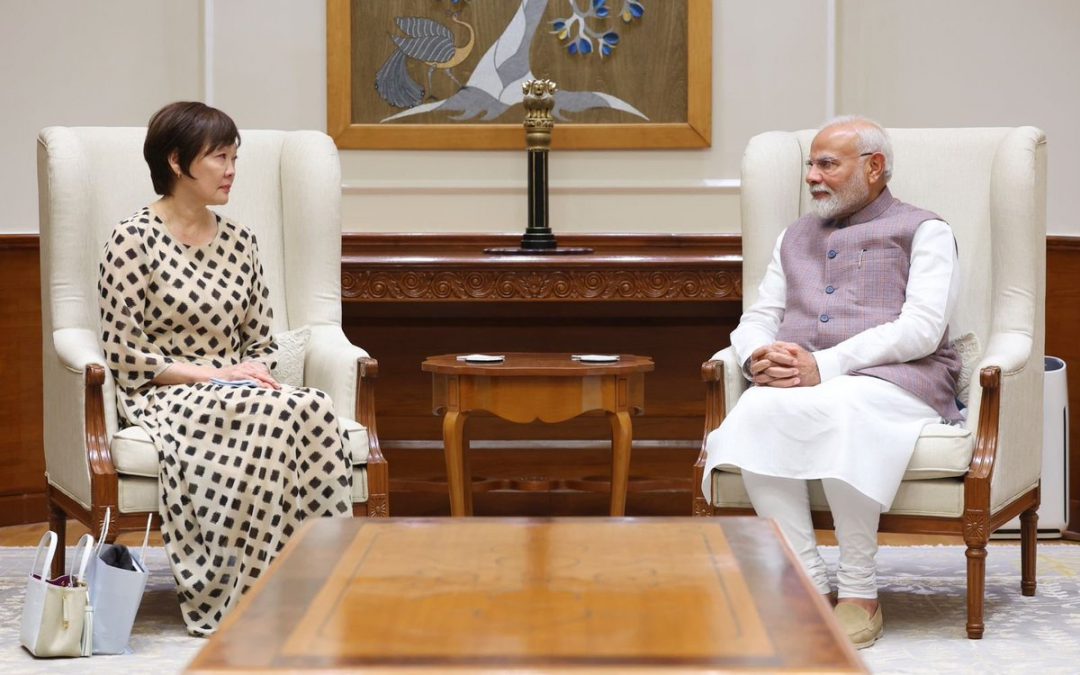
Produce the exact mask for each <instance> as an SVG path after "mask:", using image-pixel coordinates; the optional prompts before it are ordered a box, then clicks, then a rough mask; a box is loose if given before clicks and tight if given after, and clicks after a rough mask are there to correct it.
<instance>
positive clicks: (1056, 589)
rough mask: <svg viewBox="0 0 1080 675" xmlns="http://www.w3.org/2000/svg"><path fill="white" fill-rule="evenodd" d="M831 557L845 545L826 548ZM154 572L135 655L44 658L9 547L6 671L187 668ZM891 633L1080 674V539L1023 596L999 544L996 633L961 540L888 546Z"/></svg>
mask: <svg viewBox="0 0 1080 675" xmlns="http://www.w3.org/2000/svg"><path fill="white" fill-rule="evenodd" d="M824 554H825V557H826V559H827V560H829V561H830V562H832V561H834V560H835V557H836V551H835V549H832V548H825V549H824ZM147 558H148V560H147V562H148V564H149V566H150V570H151V578H150V583H149V584H148V585H147V590H146V594H145V596H144V598H143V603H142V607H141V608H140V610H139V617H138V619H137V620H136V624H135V630H134V632H133V635H132V639H131V647H132V649H133V653H131V654H126V655H122V656H94V657H92V658H90V659H52V660H47V661H35V660H34V659H33V657H31V656H30V655H29V654H28V653H27V652H26V651H25V650H23V649H22V648H21V647H20V646H19V616H20V612H21V608H22V598H23V592H24V590H25V587H26V576H25V575H26V574H27V572H28V568H29V566H30V564H31V560H32V559H33V550H32V549H25V548H0V673H5V674H6V673H44V672H49V673H63V672H72V673H75V672H77V673H120V672H124V673H154V674H155V675H165V674H166V673H175V672H179V671H181V670H183V668H184V667H185V666H186V665H187V663H188V662H189V661H190V660H191V659H192V657H194V655H195V653H196V652H197V651H198V649H199V648H200V647H201V646H202V644H204V641H203V640H201V639H199V638H191V637H188V636H187V634H186V632H185V631H184V626H183V621H182V619H181V617H180V611H179V605H178V604H177V601H176V596H175V594H174V592H173V582H172V577H171V576H170V574H169V570H168V565H167V564H166V561H165V557H164V554H163V552H162V550H161V549H160V548H158V549H154V550H153V551H152V552H151V553H150V554H149V555H148V556H147ZM878 562H879V581H880V583H881V587H882V591H881V600H882V603H883V606H884V612H885V637H884V638H882V640H881V641H880V642H878V644H877V645H875V646H874V647H872V648H871V649H867V650H864V651H862V652H860V654H861V655H862V657H863V658H864V659H865V661H866V664H867V666H868V667H869V668H870V670H871V671H872V672H875V673H1038V675H1049V674H1051V673H1077V672H1080V545H1070V544H1046V545H1042V546H1040V547H1039V560H1038V582H1039V588H1038V593H1037V594H1036V596H1035V597H1031V598H1025V597H1023V596H1021V595H1020V550H1019V547H1017V546H1013V545H1004V546H992V547H991V548H990V554H989V558H988V560H987V569H988V574H987V579H986V637H985V638H984V639H982V640H968V639H967V638H966V637H965V636H964V635H965V634H964V622H965V620H966V618H965V612H966V607H967V605H966V595H965V593H966V590H965V575H964V569H965V559H964V552H963V548H961V547H956V546H933V547H923V546H897V547H883V548H882V549H881V552H880V553H879V556H878Z"/></svg>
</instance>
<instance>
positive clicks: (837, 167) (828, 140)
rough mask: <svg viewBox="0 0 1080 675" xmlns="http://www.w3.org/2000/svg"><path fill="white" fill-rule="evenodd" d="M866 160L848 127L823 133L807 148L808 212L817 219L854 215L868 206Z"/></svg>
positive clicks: (868, 182)
mask: <svg viewBox="0 0 1080 675" xmlns="http://www.w3.org/2000/svg"><path fill="white" fill-rule="evenodd" d="M866 159H867V156H860V154H859V149H858V136H857V135H856V133H855V130H854V129H852V128H850V127H843V126H840V127H830V128H828V129H824V130H822V131H821V133H819V134H818V135H817V136H816V137H815V138H814V142H813V143H812V144H811V146H810V170H809V172H808V173H807V174H806V184H807V185H809V186H810V198H811V202H810V210H811V212H813V214H814V215H816V216H818V217H820V218H838V217H842V216H849V215H851V214H852V213H855V212H856V211H858V210H859V209H861V208H862V207H864V206H866V205H867V204H868V203H869V202H870V178H869V175H868V173H867V170H866V169H867V163H866Z"/></svg>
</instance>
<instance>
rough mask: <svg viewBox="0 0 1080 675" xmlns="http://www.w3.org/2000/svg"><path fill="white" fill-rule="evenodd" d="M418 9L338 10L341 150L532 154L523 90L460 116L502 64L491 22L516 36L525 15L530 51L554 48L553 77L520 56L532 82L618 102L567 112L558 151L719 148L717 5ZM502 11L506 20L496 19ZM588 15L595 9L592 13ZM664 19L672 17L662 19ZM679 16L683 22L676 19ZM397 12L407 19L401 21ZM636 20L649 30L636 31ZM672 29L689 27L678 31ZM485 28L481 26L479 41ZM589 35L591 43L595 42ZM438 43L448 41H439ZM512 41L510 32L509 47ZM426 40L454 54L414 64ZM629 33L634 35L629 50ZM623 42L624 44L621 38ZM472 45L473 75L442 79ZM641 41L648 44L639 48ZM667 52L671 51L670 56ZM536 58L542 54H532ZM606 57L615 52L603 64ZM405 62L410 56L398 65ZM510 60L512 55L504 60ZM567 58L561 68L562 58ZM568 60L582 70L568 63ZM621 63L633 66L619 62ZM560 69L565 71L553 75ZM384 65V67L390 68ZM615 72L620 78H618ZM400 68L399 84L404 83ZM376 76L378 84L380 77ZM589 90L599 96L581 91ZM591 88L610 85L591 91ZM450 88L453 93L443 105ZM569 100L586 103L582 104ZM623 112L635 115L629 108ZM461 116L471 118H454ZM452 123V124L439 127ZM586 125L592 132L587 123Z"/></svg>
mask: <svg viewBox="0 0 1080 675" xmlns="http://www.w3.org/2000/svg"><path fill="white" fill-rule="evenodd" d="M410 1H412V2H415V0H327V3H326V25H327V132H328V133H329V134H330V136H332V137H333V139H334V141H335V143H337V146H338V147H339V148H341V149H380V150H385V149H402V150H496V149H524V147H525V137H524V133H523V131H522V126H521V122H522V120H523V119H524V111H523V109H522V107H521V105H520V103H516V104H515V103H513V102H512V98H513V96H514V90H515V88H516V89H517V90H518V91H520V84H521V83H520V81H512V82H502V83H501V84H503V85H505V86H504V87H503V89H502V90H501V95H500V96H499V98H498V99H494V98H485V101H484V102H480V103H477V102H476V97H475V95H474V96H473V97H472V99H471V100H470V101H468V102H467V103H465V104H459V101H461V100H462V97H455V96H454V95H453V94H454V93H455V92H461V91H462V90H464V89H469V90H470V91H471V92H476V91H486V90H485V89H483V88H482V87H477V86H474V83H475V82H476V81H478V79H477V78H480V77H481V75H483V73H482V72H481V73H479V74H478V71H481V70H482V68H481V67H480V66H479V65H478V64H479V63H480V62H481V61H483V60H484V58H485V57H487V58H488V61H489V62H491V58H490V57H491V55H492V54H496V52H497V51H498V47H497V46H496V45H495V43H496V42H497V40H493V39H492V35H496V34H497V33H493V32H492V31H491V30H489V31H488V33H487V36H486V40H487V41H486V44H485V40H484V38H485V36H484V35H482V34H481V30H480V28H482V26H481V23H482V21H485V20H487V21H488V23H489V24H490V23H491V22H492V21H500V20H501V21H503V22H504V23H506V25H508V26H509V25H510V24H513V23H514V22H515V21H516V22H517V24H515V25H518V26H519V27H520V25H521V23H522V21H523V19H522V13H526V15H527V16H528V17H529V19H530V20H531V21H532V24H531V29H532V31H533V32H532V34H531V35H529V36H528V39H529V40H537V41H541V40H542V41H543V42H542V43H540V44H539V46H540V47H541V48H543V50H544V51H543V53H542V54H541V58H543V57H546V58H547V60H548V62H549V65H548V66H547V67H544V66H543V65H542V64H537V63H533V61H537V60H539V59H538V57H537V56H536V54H537V53H539V52H540V50H539V49H520V50H519V52H518V53H519V54H522V53H523V54H524V56H523V57H521V58H523V59H526V62H525V66H526V69H527V70H528V72H529V73H530V74H534V75H535V76H536V77H545V78H550V79H554V80H555V81H556V83H557V84H559V85H560V91H566V92H567V94H570V95H577V96H581V95H583V94H586V95H592V94H601V98H602V99H603V100H604V101H616V102H617V103H615V104H611V105H607V104H605V105H601V106H594V107H595V108H596V109H591V110H584V111H582V110H571V111H561V112H563V113H564V114H563V115H562V117H563V118H564V119H557V120H556V129H555V133H554V135H553V142H552V147H553V148H554V149H575V150H598V149H677V148H704V147H709V146H710V145H711V137H712V129H711V123H712V2H711V0H520V3H515V2H510V1H508V0H504V1H502V2H500V3H498V5H486V4H482V3H481V2H480V0H426V5H415V4H413V5H410V4H409V2H410ZM394 2H397V3H398V5H394V4H393V3H394ZM660 2H663V3H664V4H662V5H661V4H659V3H660ZM372 3H381V4H372ZM432 3H439V5H445V7H439V9H443V10H445V17H447V18H444V17H443V16H441V15H440V13H439V12H436V11H434V9H428V10H427V11H426V14H425V15H424V16H423V17H420V16H412V15H411V14H409V12H410V10H412V8H414V7H422V8H432V7H433V5H432ZM668 3H672V4H668ZM675 3H678V4H675ZM635 5H636V6H637V7H638V8H639V9H641V10H642V14H641V15H638V16H636V17H635V16H631V17H630V19H631V21H625V24H626V25H625V26H624V25H623V24H624V20H620V16H613V15H614V14H615V13H617V12H620V11H622V12H626V11H629V10H628V9H627V8H629V9H634V6H635ZM492 7H495V8H497V9H496V10H491V9H490V8H492ZM581 7H585V8H586V9H585V10H581V9H580V8H581ZM398 8H400V9H398ZM661 8H663V9H664V10H665V11H666V12H667V14H660V13H659V12H660V9H661ZM673 8H674V10H675V11H671V12H668V10H672V9H673ZM559 10H566V11H573V12H578V13H580V14H578V16H577V17H575V16H574V15H570V17H569V18H570V21H568V22H566V23H565V27H566V30H563V31H560V30H559V26H560V25H559V24H558V23H556V21H559V20H560V19H559V18H557V17H558V16H559V15H560V14H559ZM395 11H396V12H398V14H394V12H395ZM483 11H489V12H492V11H496V12H500V11H501V12H503V13H504V14H503V15H502V16H500V17H494V18H493V17H489V16H479V15H478V13H480V12H483ZM507 11H515V12H517V14H515V15H514V17H513V20H512V21H510V22H506V21H505V19H506V15H505V12H507ZM566 11H564V12H563V13H564V14H565V13H566ZM386 12H390V13H391V15H389V16H388V15H387V14H386ZM538 12H539V14H538ZM586 12H588V13H590V15H589V16H588V17H587V18H588V19H589V22H591V24H594V25H589V23H587V22H586V21H584V20H577V21H575V18H577V19H580V18H581V15H582V14H584V13H586ZM635 12H636V10H635ZM680 12H681V13H680ZM380 13H381V14H380ZM469 13H471V16H470V14H469ZM412 14H417V15H419V14H420V12H419V11H412ZM553 16H554V17H556V18H555V19H553V18H552V17H553ZM429 17H430V18H429ZM600 17H604V18H600ZM671 17H675V18H671ZM633 19H639V21H637V23H636V24H635V23H634V21H633ZM649 20H652V23H651V24H648V25H647V27H646V28H644V29H640V30H641V31H642V32H640V33H634V32H633V31H634V30H639V29H638V25H642V26H645V25H646V22H647V21H649ZM665 20H667V21H668V24H669V25H667V26H666V28H665V27H664V26H663V24H662V21H665ZM672 21H676V22H678V23H675V24H672V23H671V22H672ZM410 22H412V23H410ZM432 22H434V23H432ZM395 23H396V26H395ZM436 23H438V24H441V25H442V26H445V28H440V27H439V26H436V25H435V24H436ZM466 23H468V24H469V25H466ZM455 24H456V25H455ZM474 24H475V25H476V26H477V29H476V30H475V31H474V28H473V25H474ZM574 24H576V25H574ZM500 25H501V24H500ZM605 25H606V26H608V27H610V28H609V32H602V31H604V30H605V28H604V26H605ZM376 26H378V27H376ZM586 27H588V28H589V30H588V31H585V30H584V28H586ZM575 29H576V30H577V32H576V33H575ZM466 30H467V33H466ZM647 30H653V31H654V32H653V33H652V34H649V33H647V32H645V31H647ZM409 31H412V33H410V32H409ZM433 31H434V32H437V33H439V35H436V36H435V37H434V38H433V37H432V34H433ZM510 32H511V31H510V29H509V28H507V29H506V30H505V31H504V32H503V33H502V34H501V36H500V38H499V39H503V37H502V36H505V35H506V34H508V33H510ZM518 32H519V33H520V30H519V31H518ZM418 33H426V36H427V38H428V39H427V41H426V42H425V44H424V45H423V46H424V47H425V48H431V42H432V40H433V39H438V38H440V37H441V38H446V39H444V40H443V43H444V44H443V45H442V47H445V50H444V51H443V52H440V53H435V52H432V53H428V54H423V55H421V54H419V53H418V52H417V57H418V58H413V57H412V56H410V55H409V54H407V53H405V52H407V51H408V50H409V49H410V47H411V45H410V38H411V37H412V35H413V34H418ZM619 33H622V37H621V38H620V36H619ZM612 34H614V35H615V37H611V35H612ZM466 35H467V36H468V39H469V42H468V43H466V44H465V45H464V46H466V47H473V48H472V49H471V52H472V53H471V54H470V56H471V58H472V69H471V74H469V73H470V69H469V65H470V62H468V61H463V62H461V64H460V69H461V71H462V72H461V76H460V77H458V76H457V75H455V74H454V73H453V70H450V72H449V73H447V72H445V70H437V69H436V68H440V67H441V66H439V65H437V64H436V63H435V62H436V61H437V59H438V58H441V57H442V56H445V55H447V54H450V53H451V50H456V51H457V53H458V54H459V55H460V53H461V52H462V51H463V49H464V48H463V47H462V46H461V43H463V41H464V36H466ZM474 36H475V37H476V39H475V40H474V39H473V38H474ZM639 36H646V37H642V39H640V40H638V39H637V38H638V37H639ZM517 37H519V38H520V35H518V36H517ZM369 38H370V39H369ZM665 40H666V41H668V42H669V44H664V42H665ZM635 41H636V42H635ZM585 42H589V45H585V44H584V43H585ZM680 42H681V43H682V44H679V43H680ZM455 43H457V46H455ZM631 44H632V45H633V46H630V45H631ZM395 45H397V46H395ZM435 46H436V47H439V46H440V45H438V44H436V45H435ZM526 46H532V45H531V42H530V44H529V45H526ZM561 50H565V52H562V51H561ZM601 50H604V51H603V53H602V54H601ZM399 51H400V52H402V53H401V54H398V53H397V52H399ZM436 51H437V50H436ZM502 51H503V52H506V51H507V50H506V49H505V48H503V49H502ZM556 53H558V54H559V56H560V57H562V58H561V60H556V57H555V56H553V54H556ZM481 55H483V56H481ZM567 55H569V56H570V57H571V58H566V57H567ZM672 55H674V56H672ZM572 57H577V58H576V59H575V58H572ZM620 57H622V59H623V60H622V61H617V59H619V58H620ZM499 58H502V59H503V61H502V63H505V62H506V61H505V53H504V54H501V55H499ZM665 58H667V59H668V61H665ZM410 59H412V60H411V61H410ZM632 59H636V62H635V61H633V60H632ZM451 60H452V59H450V60H447V63H449V62H450V61H451ZM552 62H554V63H555V65H554V66H552V65H550V63H552ZM380 63H381V64H382V66H381V67H378V64H380ZM566 63H572V67H573V68H574V69H575V70H574V71H572V72H571V73H570V75H569V76H568V75H567V74H566V69H567V68H569V67H571V66H565V65H564V64H566ZM671 63H674V64H675V66H676V67H674V68H668V69H667V70H666V71H664V70H663V67H664V65H665V64H667V65H670V64H671ZM358 64H362V67H361V65H358ZM611 64H615V66H614V67H611ZM425 66H427V68H425ZM395 67H396V68H397V70H396V72H392V71H394V68H395ZM559 68H562V69H563V71H564V72H563V77H562V78H560V77H558V76H555V77H553V76H552V74H551V72H550V71H551V70H558V69H559ZM604 68H608V69H607V70H603V69H604ZM616 69H621V72H622V75H621V76H619V77H617V78H616V77H613V76H612V73H614V72H616ZM658 69H661V70H660V72H658ZM425 70H427V73H426V79H425ZM447 70H449V69H447ZM488 70H489V71H490V70H491V68H489V69H488ZM680 70H681V72H680ZM374 71H377V72H375V73H374V74H373V72H374ZM488 74H489V75H490V72H488ZM466 78H468V79H466ZM581 78H584V80H582V79H581ZM589 78H592V79H589ZM605 78H606V79H605ZM559 79H570V80H573V79H578V80H579V82H578V84H579V87H578V88H577V89H574V87H573V86H570V87H567V86H564V84H563V83H559V82H558V80H559ZM489 81H490V79H489ZM581 81H584V82H586V83H587V84H585V85H584V86H580V82H581ZM590 82H596V83H599V85H597V86H596V88H595V89H592V90H589V84H588V83H590ZM496 84H499V83H498V82H496ZM665 87H666V89H665ZM439 88H441V89H442V92H443V93H441V94H440V93H439V91H438V90H439ZM448 88H449V89H448ZM612 88H616V89H619V90H620V91H625V92H628V93H627V94H625V98H626V99H633V100H632V101H629V102H628V101H627V100H624V99H622V98H619V97H618V96H615V95H612V94H610V93H608V91H607V90H610V89H612ZM601 89H604V90H605V91H601ZM429 91H430V92H431V93H430V94H429V93H428V92H429ZM446 92H450V93H446ZM560 95H561V94H560ZM380 97H381V98H380ZM562 100H567V101H570V100H576V101H580V100H582V99H581V98H578V99H572V96H571V97H568V98H567V99H562ZM588 100H590V101H595V100H596V99H592V98H590V99H588ZM492 101H495V103H492ZM508 102H509V103H508ZM620 104H625V106H624V107H622V108H619V107H618V106H619V105H620ZM634 104H636V106H635V105H634ZM454 105H459V107H458V108H457V109H454V108H453V106H454ZM485 105H487V106H488V107H487V108H485V107H484V106H485ZM380 106H381V107H380ZM646 106H652V108H655V109H657V110H659V111H660V113H659V114H656V115H651V114H645V113H643V112H642V110H645V111H646V112H649V111H651V110H652V108H646ZM665 106H666V108H668V109H665ZM600 108H612V109H600ZM639 108H640V110H639ZM447 110H448V112H447ZM478 111H479V112H478ZM496 112H497V113H498V115H497V117H496V118H495V119H494V120H492V114H493V113H496ZM557 112H558V111H557ZM451 113H452V115H451ZM440 115H441V117H442V119H438V117H439V116H440ZM470 115H472V117H470ZM558 117H559V116H558V115H557V118H558ZM590 117H591V118H592V119H589V118H590ZM391 118H392V119H391ZM583 118H585V120H586V121H581V120H582V119H583ZM433 120H434V121H433ZM458 120H461V121H458Z"/></svg>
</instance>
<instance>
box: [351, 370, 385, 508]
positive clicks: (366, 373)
mask: <svg viewBox="0 0 1080 675" xmlns="http://www.w3.org/2000/svg"><path fill="white" fill-rule="evenodd" d="M356 364H357V378H356V421H357V422H359V423H360V424H362V425H364V427H365V428H366V429H367V434H368V461H367V479H368V515H369V516H373V517H381V518H386V517H389V515H390V472H389V467H388V466H387V463H386V458H385V457H384V456H383V454H382V448H381V447H380V446H379V431H378V427H377V425H376V420H375V378H376V377H378V375H379V362H378V361H376V360H375V359H373V358H371V357H370V356H363V357H360V358H359V359H357V361H356Z"/></svg>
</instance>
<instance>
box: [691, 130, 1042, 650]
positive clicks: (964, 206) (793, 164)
mask: <svg viewBox="0 0 1080 675" xmlns="http://www.w3.org/2000/svg"><path fill="white" fill-rule="evenodd" d="M814 134H815V132H814V131H812V130H806V131H799V132H795V133H781V132H771V133H765V134H761V135H759V136H756V137H754V138H753V139H751V140H750V144H749V146H748V147H747V150H746V154H745V155H744V157H743V165H742V242H743V289H744V291H743V292H744V295H743V305H744V307H749V306H750V305H751V304H753V302H754V300H755V298H756V297H757V287H758V285H759V283H760V282H761V279H762V277H763V275H764V273H765V269H766V267H767V265H768V262H769V259H770V257H771V253H772V248H773V245H774V244H775V242H776V237H777V236H778V235H779V234H780V231H781V230H782V229H783V228H785V227H787V226H788V225H790V224H791V223H792V222H794V221H795V219H796V218H797V217H799V215H801V214H803V213H805V212H806V211H807V205H808V193H807V189H806V186H805V183H804V182H803V179H804V178H805V166H804V162H805V161H806V159H807V156H808V155H809V150H810V143H811V141H812V140H813V137H814ZM889 134H890V136H891V138H892V142H893V148H894V151H895V169H894V173H893V178H892V180H891V181H890V183H889V187H890V188H891V190H892V192H893V194H894V195H895V196H896V197H898V198H900V199H902V200H904V201H906V202H909V203H911V204H915V205H917V206H920V207H923V208H926V209H930V210H931V211H935V212H937V213H938V214H940V215H941V216H942V218H944V219H945V220H946V221H948V223H949V224H950V225H951V226H952V229H953V232H954V234H955V236H956V240H957V244H958V246H959V252H960V265H961V270H962V275H963V276H962V278H963V288H962V289H961V295H960V298H959V301H958V302H957V307H956V310H955V312H954V315H953V318H952V323H951V326H950V337H951V338H957V337H958V336H962V335H964V334H966V333H969V332H970V333H973V334H974V335H975V337H976V338H977V341H978V343H979V344H981V345H982V348H981V351H980V352H979V353H978V354H977V355H975V356H974V357H973V359H972V361H973V362H974V367H973V371H972V375H971V385H970V390H969V393H968V395H967V398H966V400H965V401H964V403H965V404H966V405H967V406H968V413H969V414H968V418H967V423H966V425H965V426H963V427H955V426H947V425H944V424H935V425H931V426H929V427H927V428H926V429H925V430H924V431H923V434H922V436H921V437H920V438H919V441H918V444H917V445H916V448H915V454H914V456H913V457H912V459H911V463H910V464H909V465H908V469H907V472H906V473H905V475H904V480H903V482H902V483H901V485H900V489H899V492H898V493H897V495H896V499H895V501H894V502H893V504H892V507H891V509H890V510H889V511H888V512H887V513H884V514H882V518H881V526H880V529H881V531H887V532H908V533H941V534H957V535H962V536H963V537H964V541H965V543H966V544H967V575H968V594H967V595H968V597H967V608H968V618H967V634H968V637H970V638H980V637H982V634H983V628H984V625H983V595H984V588H983V584H984V579H985V559H986V555H987V551H986V544H987V539H988V538H989V536H990V533H991V532H993V531H994V530H995V529H997V528H998V527H1000V526H1002V525H1003V524H1005V523H1006V522H1008V521H1009V520H1011V519H1012V518H1014V517H1016V516H1017V515H1019V516H1020V520H1021V558H1022V562H1021V590H1022V592H1023V594H1024V595H1034V593H1035V535H1036V518H1037V516H1036V509H1037V508H1038V506H1039V473H1040V467H1041V461H1040V457H1041V452H1042V419H1043V412H1042V393H1043V384H1042V382H1043V328H1044V326H1043V323H1044V322H1043V310H1044V298H1045V277H1046V275H1045V269H1046V139H1045V136H1044V134H1043V132H1042V131H1040V130H1038V129H1035V128H1032V127H1019V128H1015V129H1010V128H994V129H890V130H889ZM968 344H971V343H970V342H969V343H968ZM702 377H703V378H704V379H705V381H706V413H705V415H706V424H705V435H706V436H707V435H708V433H709V432H710V431H712V430H713V429H715V428H716V427H718V426H719V425H720V423H721V422H722V421H723V418H724V414H725V411H727V410H730V409H731V408H732V407H733V406H734V405H735V403H736V401H737V400H738V398H739V394H740V393H741V392H742V391H744V389H745V388H746V386H747V381H746V380H745V379H744V378H743V376H742V374H741V369H740V366H739V364H737V363H736V359H735V357H734V354H733V353H732V351H731V349H730V348H728V349H725V350H723V351H721V352H719V353H717V354H716V355H714V356H713V357H712V359H710V360H709V361H707V362H706V363H705V364H703V366H702ZM873 444H874V442H873V439H870V438H868V439H867V440H866V445H867V451H868V452H872V451H873ZM704 456H705V452H704V447H703V448H702V454H701V457H700V458H699V459H698V462H697V464H696V466H695V469H694V477H695V478H694V480H695V483H694V485H695V486H698V485H700V484H701V478H702V471H703V470H704ZM709 485H710V486H711V489H712V495H711V505H710V504H709V503H707V502H706V499H705V496H704V495H702V494H700V493H696V494H695V499H694V513H695V515H709V514H714V513H716V514H719V513H746V512H748V511H749V510H750V509H751V505H750V500H749V498H748V497H747V495H746V490H745V489H744V488H743V484H742V479H741V477H740V476H739V475H738V474H737V473H736V470H735V469H734V468H731V467H729V468H723V467H722V468H721V469H718V470H715V471H713V474H712V476H711V477H710V481H709ZM695 489H696V488H695ZM810 498H811V504H812V508H813V509H814V510H815V513H814V522H815V524H816V526H818V527H831V517H830V516H829V512H828V506H827V502H826V501H825V497H824V493H823V492H822V490H821V486H820V483H819V482H817V481H815V482H814V483H812V484H811V489H810ZM751 512H752V511H751Z"/></svg>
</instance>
